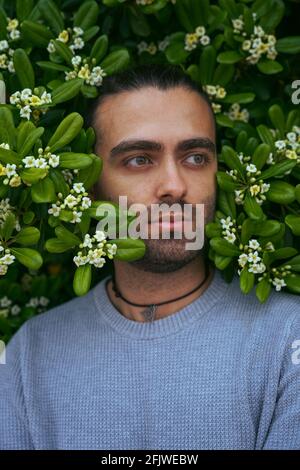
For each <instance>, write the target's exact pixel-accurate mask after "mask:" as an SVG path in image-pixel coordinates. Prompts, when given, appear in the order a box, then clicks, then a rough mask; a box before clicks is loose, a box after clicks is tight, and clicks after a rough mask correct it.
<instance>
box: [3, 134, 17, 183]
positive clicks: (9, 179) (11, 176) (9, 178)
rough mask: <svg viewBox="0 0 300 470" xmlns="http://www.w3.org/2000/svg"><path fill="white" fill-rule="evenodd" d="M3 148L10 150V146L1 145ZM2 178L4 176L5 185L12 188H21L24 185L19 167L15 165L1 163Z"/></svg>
mask: <svg viewBox="0 0 300 470" xmlns="http://www.w3.org/2000/svg"><path fill="white" fill-rule="evenodd" d="M0 147H1V148H4V149H6V150H9V149H10V147H9V144H4V143H3V144H0ZM0 176H4V177H5V178H4V180H3V181H2V183H3V184H5V185H9V186H11V187H12V188H14V187H17V186H20V185H21V184H22V181H21V178H20V176H19V175H18V173H17V165H15V164H14V163H6V165H5V166H4V165H2V163H0Z"/></svg>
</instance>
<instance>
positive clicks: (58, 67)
mask: <svg viewBox="0 0 300 470" xmlns="http://www.w3.org/2000/svg"><path fill="white" fill-rule="evenodd" d="M37 65H38V66H39V67H41V68H42V69H44V70H56V71H58V72H68V71H69V70H70V67H67V66H66V65H62V64H55V63H54V62H49V61H46V60H41V61H38V62H37Z"/></svg>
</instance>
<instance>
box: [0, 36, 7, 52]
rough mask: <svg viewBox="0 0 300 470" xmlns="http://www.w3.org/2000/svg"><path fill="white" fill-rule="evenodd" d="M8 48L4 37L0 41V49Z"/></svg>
mask: <svg viewBox="0 0 300 470" xmlns="http://www.w3.org/2000/svg"><path fill="white" fill-rule="evenodd" d="M8 48H9V45H8V42H7V41H6V40H5V39H3V40H2V41H0V51H5V49H8Z"/></svg>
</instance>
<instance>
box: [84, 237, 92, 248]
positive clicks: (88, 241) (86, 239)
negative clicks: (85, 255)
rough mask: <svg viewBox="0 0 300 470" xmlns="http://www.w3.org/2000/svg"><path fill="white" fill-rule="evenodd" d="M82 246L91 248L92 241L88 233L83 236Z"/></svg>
mask: <svg viewBox="0 0 300 470" xmlns="http://www.w3.org/2000/svg"><path fill="white" fill-rule="evenodd" d="M82 245H83V246H85V247H88V248H93V244H92V239H91V236H90V235H89V234H88V233H87V234H85V236H84V240H83V243H82Z"/></svg>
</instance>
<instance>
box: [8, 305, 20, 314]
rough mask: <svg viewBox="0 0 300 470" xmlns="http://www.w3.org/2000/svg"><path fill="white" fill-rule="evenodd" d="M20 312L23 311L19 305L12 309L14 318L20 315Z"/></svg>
mask: <svg viewBox="0 0 300 470" xmlns="http://www.w3.org/2000/svg"><path fill="white" fill-rule="evenodd" d="M20 311H21V308H20V307H19V305H13V306H12V308H11V309H10V313H11V315H13V316H15V315H18V314H19V313H20Z"/></svg>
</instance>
